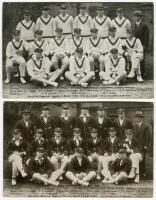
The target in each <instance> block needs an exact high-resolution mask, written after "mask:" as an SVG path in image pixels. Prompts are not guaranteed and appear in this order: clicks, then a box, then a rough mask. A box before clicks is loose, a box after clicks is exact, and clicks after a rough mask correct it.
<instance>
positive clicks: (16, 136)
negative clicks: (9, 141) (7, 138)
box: [13, 133, 21, 140]
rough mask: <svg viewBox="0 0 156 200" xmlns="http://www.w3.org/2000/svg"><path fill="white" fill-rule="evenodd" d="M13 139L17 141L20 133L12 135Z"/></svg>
mask: <svg viewBox="0 0 156 200" xmlns="http://www.w3.org/2000/svg"><path fill="white" fill-rule="evenodd" d="M13 137H14V138H15V140H19V139H20V138H21V133H18V134H14V135H13Z"/></svg>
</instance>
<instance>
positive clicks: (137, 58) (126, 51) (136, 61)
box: [119, 29, 143, 83]
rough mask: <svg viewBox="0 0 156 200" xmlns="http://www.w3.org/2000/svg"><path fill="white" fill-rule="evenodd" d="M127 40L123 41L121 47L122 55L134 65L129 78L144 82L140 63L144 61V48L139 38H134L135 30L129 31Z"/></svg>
mask: <svg viewBox="0 0 156 200" xmlns="http://www.w3.org/2000/svg"><path fill="white" fill-rule="evenodd" d="M127 36H128V37H127V39H125V40H123V41H122V43H121V45H120V49H119V51H120V53H121V54H122V55H123V56H125V57H126V59H127V61H129V62H130V63H131V65H132V67H131V70H130V73H129V74H128V76H127V77H128V78H131V79H132V78H134V77H135V74H136V76H137V77H136V78H137V81H138V82H141V83H142V82H143V79H142V76H141V68H140V62H141V61H142V60H143V46H142V44H141V42H140V40H139V39H138V38H135V37H134V34H133V30H132V29H129V30H127Z"/></svg>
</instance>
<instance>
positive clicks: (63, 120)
mask: <svg viewBox="0 0 156 200" xmlns="http://www.w3.org/2000/svg"><path fill="white" fill-rule="evenodd" d="M57 123H58V124H57V125H58V126H59V127H61V128H62V130H63V133H62V134H63V137H64V138H66V139H67V141H68V143H69V140H70V139H71V138H72V137H73V133H72V130H73V123H74V118H73V117H72V116H71V114H70V110H69V106H68V105H67V104H64V105H63V107H62V112H61V116H60V117H59V118H58V122H57Z"/></svg>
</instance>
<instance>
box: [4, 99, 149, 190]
mask: <svg viewBox="0 0 156 200" xmlns="http://www.w3.org/2000/svg"><path fill="white" fill-rule="evenodd" d="M107 110H108V108H105V107H103V106H100V107H97V110H96V116H94V117H93V116H91V115H90V112H89V108H88V107H86V106H83V105H81V108H80V113H79V114H77V115H76V116H73V114H72V112H71V108H70V105H69V104H67V103H66V104H63V105H62V108H61V109H60V112H59V115H58V114H57V116H55V117H54V116H52V113H53V111H51V109H50V107H49V105H48V104H43V105H42V107H41V114H40V115H39V116H38V117H32V113H31V111H30V109H29V108H27V107H25V108H23V110H22V113H21V114H22V118H21V119H20V120H19V121H17V123H16V124H15V126H14V130H13V132H12V133H11V135H12V138H11V140H10V141H9V142H8V148H7V149H8V162H9V164H10V170H11V171H12V182H11V184H12V185H16V184H17V182H18V180H19V179H18V177H21V178H22V179H23V180H25V181H26V182H34V183H38V184H44V185H53V186H58V185H59V184H60V181H61V180H62V179H68V180H69V181H70V182H71V184H72V185H82V186H88V185H89V182H90V181H91V180H93V179H97V180H99V181H100V180H101V181H102V183H103V184H125V183H126V184H127V183H129V182H135V183H139V180H140V176H141V177H142V176H146V170H145V166H146V154H147V152H148V150H149V148H150V141H151V129H150V125H149V124H148V123H146V122H145V120H144V113H143V111H142V110H137V111H136V112H135V115H134V117H135V119H136V120H135V123H133V122H132V121H131V120H130V119H128V118H127V116H126V111H125V109H124V108H119V109H117V111H116V112H117V117H116V119H111V118H110V117H108V116H107ZM53 114H54V113H53Z"/></svg>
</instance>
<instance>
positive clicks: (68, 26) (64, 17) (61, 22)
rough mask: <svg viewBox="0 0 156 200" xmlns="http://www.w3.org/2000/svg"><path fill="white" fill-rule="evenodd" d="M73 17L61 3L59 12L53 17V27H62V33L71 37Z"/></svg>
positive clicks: (68, 37)
mask: <svg viewBox="0 0 156 200" xmlns="http://www.w3.org/2000/svg"><path fill="white" fill-rule="evenodd" d="M73 26H74V19H73V17H72V16H71V15H69V14H68V13H67V5H66V4H62V5H61V7H60V14H59V15H58V16H56V17H55V27H56V28H62V29H63V35H64V36H65V37H66V38H67V39H71V38H72V34H73Z"/></svg>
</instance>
